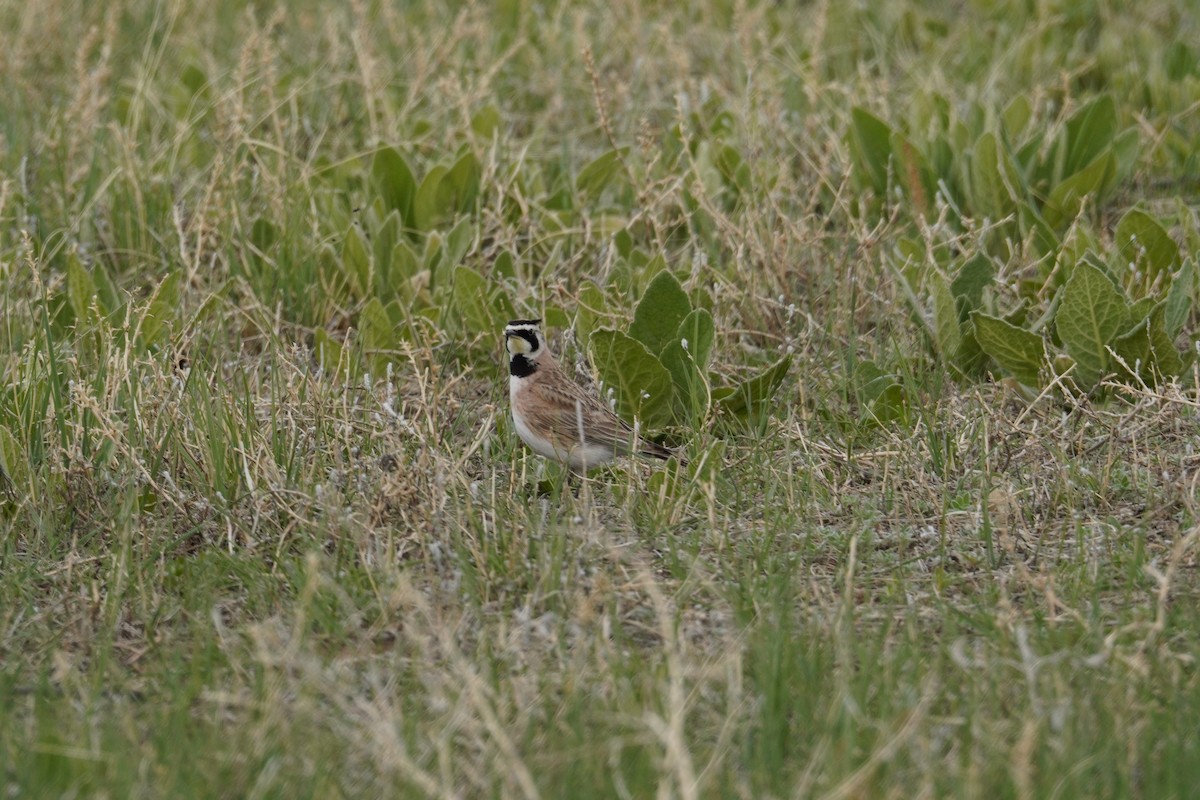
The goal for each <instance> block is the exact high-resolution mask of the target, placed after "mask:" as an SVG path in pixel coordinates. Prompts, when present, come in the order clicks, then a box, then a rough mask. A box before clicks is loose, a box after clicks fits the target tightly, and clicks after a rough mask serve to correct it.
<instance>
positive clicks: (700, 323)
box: [677, 308, 716, 370]
mask: <svg viewBox="0 0 1200 800" xmlns="http://www.w3.org/2000/svg"><path fill="white" fill-rule="evenodd" d="M677 336H678V339H679V341H680V344H681V346H684V347H686V349H687V350H688V351H689V352H690V353H691V354H692V357H693V358H694V359H695V360H696V364H697V365H699V367H700V368H701V369H705V370H706V369H708V360H709V358H710V357H711V356H712V347H713V340H714V339H715V338H716V326H715V325H714V324H713V318H712V314H711V313H709V311H708V309H706V308H696V309H693V310H692V311H691V313H689V314H688V315H687V316H686V317H684V318H683V322H681V323H679V331H678V334H677ZM685 340H686V341H687V344H686V345H683V342H684V341H685Z"/></svg>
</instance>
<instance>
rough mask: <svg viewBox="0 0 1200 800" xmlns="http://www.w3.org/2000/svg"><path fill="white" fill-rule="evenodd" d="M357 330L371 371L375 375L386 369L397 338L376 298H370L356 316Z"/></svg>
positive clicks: (385, 311) (384, 310) (396, 343)
mask: <svg viewBox="0 0 1200 800" xmlns="http://www.w3.org/2000/svg"><path fill="white" fill-rule="evenodd" d="M358 330H359V333H360V335H361V336H362V346H363V350H364V351H365V354H366V356H367V360H368V362H369V363H370V364H371V371H372V372H375V373H377V374H379V373H382V372H383V370H384V369H386V365H387V362H388V361H390V360H391V351H393V350H395V349H396V346H397V345H398V344H399V337H398V336H397V335H396V330H395V328H393V327H392V320H391V318H390V317H389V316H388V313H387V309H385V308H384V307H383V303H381V302H379V298H378V297H372V298H371V299H370V300H368V301H367V304H366V305H365V306H363V309H362V312H360V314H359V316H358Z"/></svg>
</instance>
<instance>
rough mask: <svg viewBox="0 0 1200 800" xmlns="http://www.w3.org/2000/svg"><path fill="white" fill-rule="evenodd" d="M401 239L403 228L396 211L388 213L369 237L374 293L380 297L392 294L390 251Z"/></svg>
mask: <svg viewBox="0 0 1200 800" xmlns="http://www.w3.org/2000/svg"><path fill="white" fill-rule="evenodd" d="M403 238H404V232H403V226H402V224H401V222H400V214H399V212H397V211H389V212H388V213H387V215H386V216H385V217H384V218H383V222H381V223H380V224H379V227H378V228H377V229H376V230H375V233H374V234H372V236H371V253H372V255H373V257H374V259H375V274H374V282H375V283H374V291H375V294H377V295H379V296H381V297H387V296H388V295H390V294H391V293H392V251H394V250H395V249H396V243H397V242H400V241H402V240H403Z"/></svg>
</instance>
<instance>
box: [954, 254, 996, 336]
mask: <svg viewBox="0 0 1200 800" xmlns="http://www.w3.org/2000/svg"><path fill="white" fill-rule="evenodd" d="M995 279H996V269H995V267H993V266H992V262H991V259H989V258H988V257H987V256H985V255H984V254H983V253H979V254H977V255H975V256H973V257H972V258H970V259H968V260H967V262H966V263H965V264H963V265H962V267H961V268H960V269H959V270H958V274H957V275H955V276H954V280H953V281H951V282H950V294H952V295H953V296H954V299H955V300H956V301H957V302H958V306H959V319H960V320H966V318H967V315H968V314H969V313H970V312H972V311H974V310H975V309H977V308H979V307H980V306H981V305H982V304H983V290H984V289H986V288H987V287H989V286H991V285H992V281H994V280H995Z"/></svg>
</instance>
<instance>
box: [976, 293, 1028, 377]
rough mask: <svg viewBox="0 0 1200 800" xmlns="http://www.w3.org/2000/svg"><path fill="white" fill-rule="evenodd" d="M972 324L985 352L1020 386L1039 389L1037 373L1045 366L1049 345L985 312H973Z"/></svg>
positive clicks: (1022, 329)
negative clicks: (1020, 384) (1021, 384)
mask: <svg viewBox="0 0 1200 800" xmlns="http://www.w3.org/2000/svg"><path fill="white" fill-rule="evenodd" d="M971 320H972V322H973V323H974V324H975V338H976V340H977V341H978V342H979V346H980V347H981V348H983V352H985V353H987V354H988V355H989V356H991V357H992V358H993V359H995V360H996V363H997V364H999V365H1000V367H1001V369H1003V370H1005V371H1006V372H1008V373H1009V374H1011V375H1012V376H1013V377H1014V378H1016V379H1017V380H1018V381H1020V382H1021V383H1023V384H1025V385H1026V386H1037V385H1038V373H1039V372H1041V369H1042V367H1043V365H1045V363H1046V342H1045V340H1044V339H1042V337H1041V336H1038V335H1037V334H1036V333H1030V332H1029V331H1027V330H1025V329H1024V328H1018V327H1017V326H1016V325H1013V324H1012V323H1010V322H1007V321H1005V320H1002V319H999V318H998V317H993V316H991V315H990V314H985V313H983V312H982V311H974V312H972V313H971Z"/></svg>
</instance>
